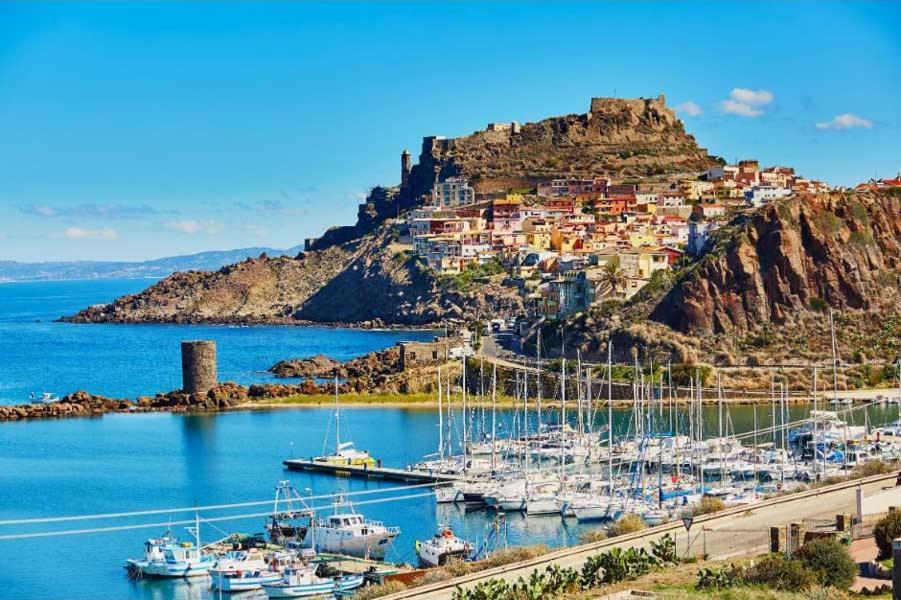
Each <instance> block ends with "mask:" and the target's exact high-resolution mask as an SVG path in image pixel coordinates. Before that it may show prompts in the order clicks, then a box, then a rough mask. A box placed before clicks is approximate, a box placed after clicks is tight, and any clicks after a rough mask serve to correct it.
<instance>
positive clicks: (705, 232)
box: [685, 221, 719, 256]
mask: <svg viewBox="0 0 901 600" xmlns="http://www.w3.org/2000/svg"><path fill="white" fill-rule="evenodd" d="M717 229H719V225H718V224H716V223H710V222H705V223H697V222H695V221H691V222H690V223H689V224H688V246H687V247H686V248H685V250H686V252H688V253H689V254H691V255H692V256H698V255H699V254H700V253H701V252H702V251H703V250H704V246H706V245H707V240H709V239H710V236H711V235H712V234H713V232H714V231H716V230H717Z"/></svg>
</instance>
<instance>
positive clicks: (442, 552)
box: [416, 527, 473, 567]
mask: <svg viewBox="0 0 901 600" xmlns="http://www.w3.org/2000/svg"><path fill="white" fill-rule="evenodd" d="M472 550H473V547H472V544H470V543H469V542H467V541H466V540H463V539H460V538H458V537H457V536H456V535H454V532H453V531H452V530H451V528H450V527H440V528H439V529H438V533H436V534H435V535H434V536H432V537H431V538H430V539H428V540H426V541H424V542H420V541H417V542H416V554H417V555H419V562H420V564H421V565H422V566H423V567H440V566H442V565H445V564H447V563H448V561H451V560H454V559H458V560H465V559H466V558H468V557H469V556H470V554H472Z"/></svg>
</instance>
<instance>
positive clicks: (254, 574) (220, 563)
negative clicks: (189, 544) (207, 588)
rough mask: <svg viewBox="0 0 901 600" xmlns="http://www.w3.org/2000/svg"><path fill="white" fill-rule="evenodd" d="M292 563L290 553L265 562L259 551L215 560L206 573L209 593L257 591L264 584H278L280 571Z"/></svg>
mask: <svg viewBox="0 0 901 600" xmlns="http://www.w3.org/2000/svg"><path fill="white" fill-rule="evenodd" d="M242 555H243V556H242ZM296 562H297V557H296V555H295V554H293V553H281V554H274V555H272V556H271V557H270V558H269V560H268V561H267V560H266V559H265V558H263V556H262V554H260V553H259V551H257V552H249V553H248V552H244V551H241V552H239V553H232V552H229V553H227V554H226V555H225V556H221V557H219V559H218V560H217V561H216V564H214V565H213V568H212V569H210V577H211V578H212V589H213V590H217V591H223V592H247V591H250V590H258V589H260V588H262V587H263V585H264V584H267V583H278V582H279V581H281V580H282V572H283V571H284V569H285V568H287V567H288V566H290V565H292V564H294V563H296Z"/></svg>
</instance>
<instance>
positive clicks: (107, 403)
mask: <svg viewBox="0 0 901 600" xmlns="http://www.w3.org/2000/svg"><path fill="white" fill-rule="evenodd" d="M356 391H358V390H356V389H355V388H354V386H352V385H349V384H346V383H345V384H341V385H339V386H338V392H339V393H343V394H347V393H354V392H356ZM333 392H334V386H333V385H331V384H330V385H318V384H317V383H316V382H314V381H312V380H306V381H304V382H303V383H301V384H298V385H285V384H254V385H250V386H243V385H239V384H237V383H232V382H225V383H220V384H218V385H216V386H215V387H213V388H212V389H210V390H209V391H208V392H207V393H205V394H186V393H185V392H183V391H182V390H173V391H171V392H165V393H159V394H156V395H155V396H139V397H138V398H136V399H134V400H130V399H126V398H108V397H106V396H98V395H95V394H90V393H88V392H85V391H82V390H79V391H77V392H73V393H71V394H68V395H67V396H64V397H63V398H60V400H59V401H57V402H48V403H38V404H13V405H0V421H18V420H27V419H47V418H49V419H56V418H65V417H95V416H101V415H104V414H107V413H146V412H217V411H226V410H232V409H235V408H240V407H245V406H247V405H248V404H254V403H265V402H266V401H268V400H275V399H278V398H288V397H291V396H300V395H310V396H312V395H316V394H326V393H333Z"/></svg>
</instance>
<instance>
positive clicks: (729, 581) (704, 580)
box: [697, 565, 742, 590]
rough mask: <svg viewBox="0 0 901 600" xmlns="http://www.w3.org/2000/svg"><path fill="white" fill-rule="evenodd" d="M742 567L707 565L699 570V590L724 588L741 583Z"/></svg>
mask: <svg viewBox="0 0 901 600" xmlns="http://www.w3.org/2000/svg"><path fill="white" fill-rule="evenodd" d="M741 575H742V572H741V569H739V568H738V567H736V566H735V565H729V566H725V565H724V566H722V567H719V568H717V567H705V568H703V569H701V570H700V571H698V583H697V588H698V589H699V590H723V589H726V588H731V587H733V586H736V585H738V584H739V583H741Z"/></svg>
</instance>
